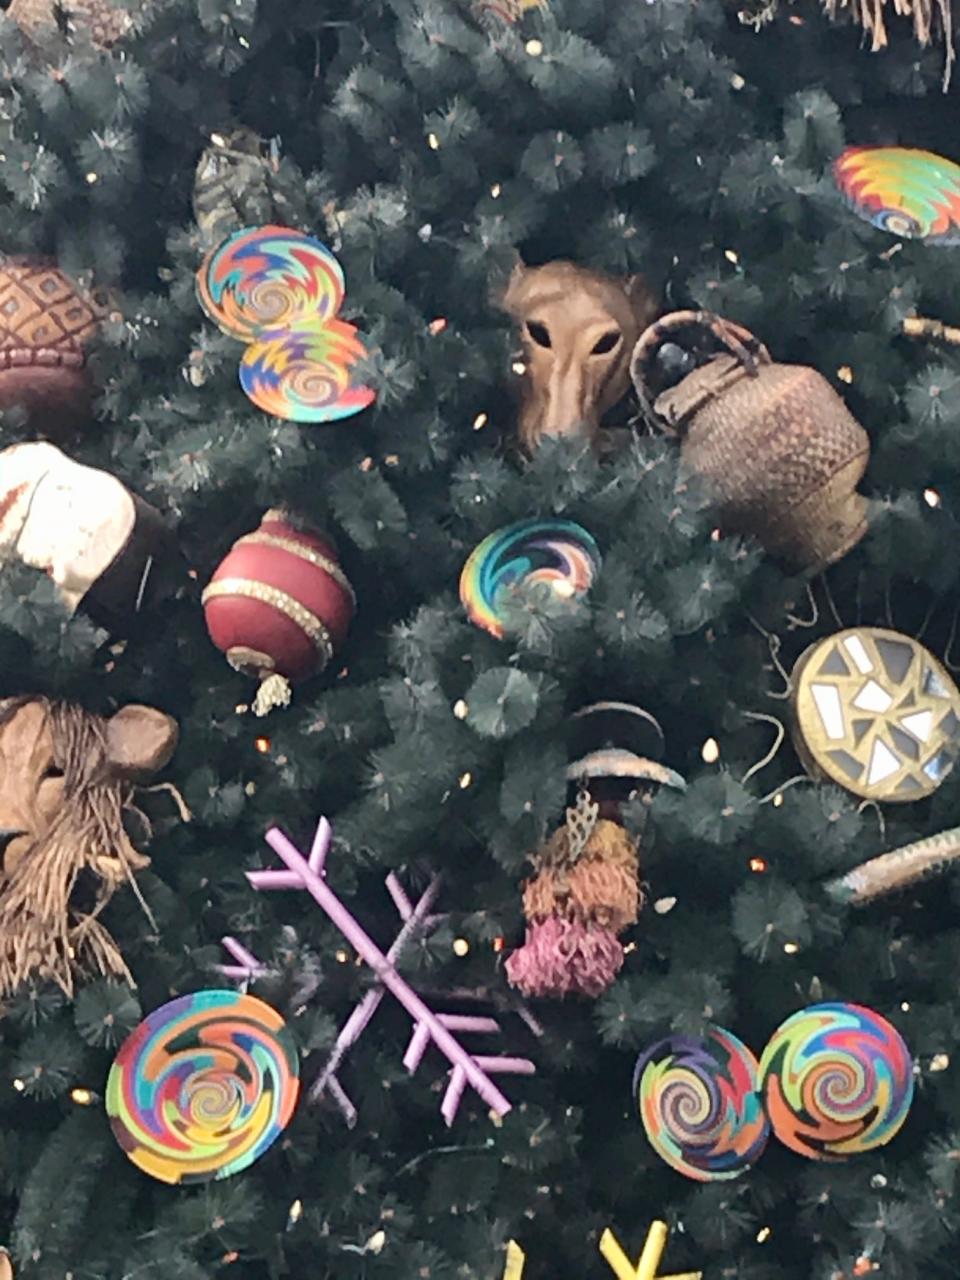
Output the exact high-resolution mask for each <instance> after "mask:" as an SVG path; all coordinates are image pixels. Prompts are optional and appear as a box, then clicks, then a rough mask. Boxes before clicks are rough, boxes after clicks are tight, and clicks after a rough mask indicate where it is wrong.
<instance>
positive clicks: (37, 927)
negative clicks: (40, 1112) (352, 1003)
mask: <svg viewBox="0 0 960 1280" xmlns="http://www.w3.org/2000/svg"><path fill="white" fill-rule="evenodd" d="M177 736H178V731H177V725H176V722H175V721H174V720H172V719H171V718H170V717H169V716H167V715H164V714H163V713H162V712H160V711H156V710H154V709H153V708H152V707H142V706H136V705H130V706H126V707H123V708H121V709H120V710H119V711H118V712H116V714H115V715H113V716H112V717H111V718H110V719H106V718H104V717H103V716H97V715H93V714H92V713H91V712H89V711H86V710H84V709H83V708H82V707H79V706H76V705H74V704H71V703H66V702H52V701H48V700H47V699H46V698H33V697H20V698H10V699H7V700H6V701H3V702H0V997H5V996H10V995H12V994H13V993H14V992H15V991H16V990H17V988H18V987H19V986H20V985H21V984H22V983H24V982H26V981H27V980H29V979H32V978H37V979H41V980H49V981H53V982H55V983H56V984H57V985H58V986H59V987H60V988H61V990H62V991H64V992H65V993H66V994H67V995H68V996H71V995H72V994H73V983H74V978H75V976H76V975H77V974H78V973H99V974H102V975H104V976H113V977H118V978H122V979H126V980H127V981H129V980H130V973H129V970H128V969H127V966H126V964H125V963H124V960H123V957H122V956H121V954H120V951H119V950H118V948H117V945H116V943H115V942H114V941H113V939H112V938H111V936H110V934H109V933H108V932H107V930H106V929H105V928H104V926H103V925H102V924H101V923H100V920H99V916H100V914H101V913H102V911H103V909H104V908H105V907H106V905H107V903H108V902H109V901H110V899H111V898H112V896H113V894H114V893H115V892H116V890H117V889H118V888H119V887H120V886H121V885H122V884H123V883H124V881H128V882H129V883H130V884H131V885H133V878H134V873H135V872H136V871H140V870H142V869H143V868H144V867H146V866H147V865H149V861H150V859H149V858H147V857H145V856H144V855H143V854H142V853H140V852H139V851H138V850H137V849H135V848H134V846H133V844H132V843H131V841H130V838H129V836H128V835H127V833H126V831H125V830H124V824H123V819H124V814H125V813H127V812H130V811H132V810H133V808H134V805H133V798H134V791H135V786H136V783H137V782H141V781H144V780H145V779H146V778H148V777H149V776H150V775H151V774H153V773H155V772H157V770H159V769H162V768H163V767H164V765H165V764H166V763H167V762H168V761H169V759H170V757H171V756H172V755H173V752H174V749H175V747H176V743H177ZM81 894H82V895H84V896H85V897H88V899H89V900H87V901H83V902H78V897H79V896H81ZM0 1280H2V1277H0Z"/></svg>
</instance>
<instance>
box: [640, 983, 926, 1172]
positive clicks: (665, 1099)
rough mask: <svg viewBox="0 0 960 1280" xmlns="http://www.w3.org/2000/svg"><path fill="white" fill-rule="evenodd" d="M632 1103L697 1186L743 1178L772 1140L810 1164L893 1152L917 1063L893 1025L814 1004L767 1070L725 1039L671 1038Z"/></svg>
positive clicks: (777, 1045)
mask: <svg viewBox="0 0 960 1280" xmlns="http://www.w3.org/2000/svg"><path fill="white" fill-rule="evenodd" d="M633 1092H634V1096H635V1098H636V1100H637V1105H638V1107H639V1111H640V1118H641V1120H642V1122H643V1126H644V1129H645V1130H646V1133H647V1137H648V1138H649V1140H650V1144H651V1146H652V1147H653V1149H654V1150H655V1151H656V1152H657V1154H658V1155H659V1156H660V1157H661V1159H663V1160H665V1161H666V1163H667V1164H669V1165H670V1166H671V1167H672V1168H673V1169H675V1170H676V1171H677V1172H678V1173H682V1174H683V1175H684V1176H685V1177H687V1178H692V1179H693V1180H695V1181H697V1182H714V1181H723V1180H726V1179H729V1178H736V1177H739V1176H740V1174H742V1173H745V1172H746V1171H747V1169H749V1168H750V1166H751V1165H753V1164H755V1163H756V1161H757V1160H758V1159H759V1158H760V1156H761V1155H762V1154H763V1152H764V1149H765V1148H766V1145H767V1142H768V1140H769V1137H770V1133H771V1131H772V1132H773V1134H774V1135H775V1136H776V1137H777V1138H779V1140H780V1141H781V1142H782V1143H783V1144H784V1145H785V1146H787V1147H789V1148H790V1149H791V1150H792V1151H796V1152H797V1153H798V1154H799V1155H802V1156H806V1157H807V1158H808V1159H810V1160H827V1161H838V1160H843V1159H845V1158H846V1157H847V1156H852V1155H859V1154H861V1153H862V1152H865V1151H872V1150H873V1149H874V1148H875V1147H882V1146H884V1145H886V1143H888V1142H889V1141H890V1140H891V1139H892V1138H893V1137H895V1135H896V1134H897V1133H898V1132H899V1131H900V1129H901V1128H902V1126H903V1124H904V1122H905V1121H906V1118H907V1113H908V1112H909V1110H910V1104H911V1102H912V1101H913V1062H912V1060H911V1057H910V1051H909V1050H908V1048H907V1046H906V1044H905V1043H904V1040H903V1038H902V1037H901V1035H900V1034H899V1032H898V1031H897V1030H896V1028H895V1027H893V1026H892V1025H891V1024H890V1023H889V1022H887V1020H886V1019H885V1018H882V1017H881V1016H880V1015H879V1014H878V1013H874V1012H873V1011H872V1010H871V1009H866V1008H864V1007H863V1006H862V1005H858V1004H841V1003H836V1004H815V1005H811V1006H810V1007H809V1008H807V1009H801V1010H800V1012H799V1013H795V1014H793V1016H792V1017H790V1018H788V1019H787V1020H786V1022H784V1023H782V1025H781V1026H780V1027H779V1028H778V1029H777V1031H776V1032H775V1033H774V1035H773V1037H772V1038H771V1040H770V1043H769V1044H768V1045H767V1047H766V1049H765V1050H764V1052H763V1056H762V1058H761V1059H760V1062H759V1063H758V1062H757V1060H756V1058H755V1057H754V1055H753V1054H752V1053H751V1052H750V1050H749V1049H748V1048H747V1046H746V1045H745V1044H743V1042H742V1041H740V1040H738V1039H737V1037H736V1036H735V1035H733V1034H732V1033H731V1032H729V1031H725V1030H723V1028H721V1027H713V1028H711V1029H710V1031H709V1032H708V1033H707V1035H706V1036H705V1037H704V1038H703V1039H698V1038H695V1037H687V1036H669V1037H668V1038H667V1039H665V1040H661V1041H660V1042H659V1043H658V1044H655V1045H654V1046H653V1047H652V1048H651V1049H648V1050H647V1051H646V1052H645V1053H643V1054H641V1055H640V1058H639V1059H638V1061H637V1065H636V1069H635V1071H634V1076H633Z"/></svg>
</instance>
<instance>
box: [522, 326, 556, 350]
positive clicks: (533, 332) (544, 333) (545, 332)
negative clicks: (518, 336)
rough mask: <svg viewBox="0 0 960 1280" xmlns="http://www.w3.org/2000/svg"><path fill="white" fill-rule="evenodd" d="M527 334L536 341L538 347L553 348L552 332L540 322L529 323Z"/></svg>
mask: <svg viewBox="0 0 960 1280" xmlns="http://www.w3.org/2000/svg"><path fill="white" fill-rule="evenodd" d="M527 333H529V335H530V337H531V338H532V339H533V340H534V342H535V343H536V344H537V346H538V347H552V346H553V343H552V342H551V341H550V330H549V329H548V328H547V326H546V325H545V324H541V323H540V321H539V320H528V321H527Z"/></svg>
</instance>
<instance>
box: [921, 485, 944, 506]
mask: <svg viewBox="0 0 960 1280" xmlns="http://www.w3.org/2000/svg"><path fill="white" fill-rule="evenodd" d="M923 500H924V502H925V503H926V504H927V506H928V507H939V506H940V504H941V503H942V501H943V499H942V498H941V497H940V495H939V493H937V491H936V489H924V491H923Z"/></svg>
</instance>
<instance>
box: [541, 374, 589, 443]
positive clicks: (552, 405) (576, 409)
mask: <svg viewBox="0 0 960 1280" xmlns="http://www.w3.org/2000/svg"><path fill="white" fill-rule="evenodd" d="M546 392H547V393H546V396H545V398H544V403H543V406H542V410H543V417H542V420H541V423H540V431H541V434H542V435H545V436H580V435H585V434H587V433H588V432H589V430H590V428H591V427H593V426H595V425H596V420H595V412H592V411H593V410H595V408H596V406H595V405H592V404H590V394H589V389H588V387H587V386H586V385H585V383H584V378H583V375H582V373H581V371H580V370H579V369H576V368H573V369H564V370H557V371H556V372H555V373H554V375H553V377H551V379H550V381H549V383H548V384H547V388H546Z"/></svg>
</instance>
